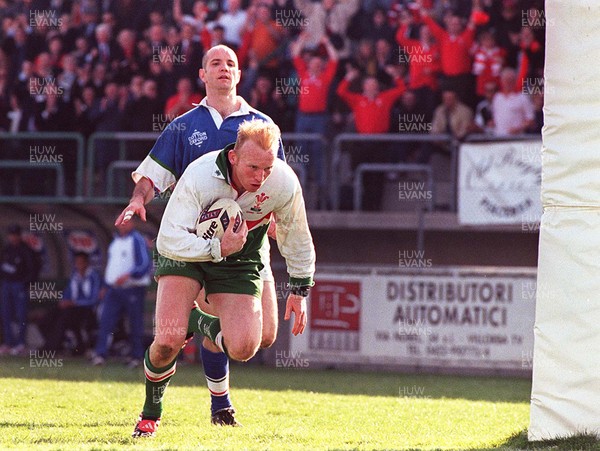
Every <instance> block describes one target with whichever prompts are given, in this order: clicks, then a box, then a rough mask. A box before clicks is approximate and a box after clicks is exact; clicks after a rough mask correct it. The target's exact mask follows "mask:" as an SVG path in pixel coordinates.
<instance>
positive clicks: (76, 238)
mask: <svg viewBox="0 0 600 451" xmlns="http://www.w3.org/2000/svg"><path fill="white" fill-rule="evenodd" d="M67 243H69V248H70V249H71V251H73V252H86V253H88V254H89V253H92V252H94V251H95V250H96V249H97V248H98V241H97V240H96V237H95V236H94V235H92V234H91V233H89V232H86V231H83V230H73V231H72V232H70V233H69V235H68V236H67Z"/></svg>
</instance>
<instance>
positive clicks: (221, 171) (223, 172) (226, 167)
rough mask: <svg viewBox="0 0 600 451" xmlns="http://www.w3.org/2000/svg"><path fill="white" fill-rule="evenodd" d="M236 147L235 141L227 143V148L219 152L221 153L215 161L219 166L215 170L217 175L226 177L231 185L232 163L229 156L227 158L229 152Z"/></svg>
mask: <svg viewBox="0 0 600 451" xmlns="http://www.w3.org/2000/svg"><path fill="white" fill-rule="evenodd" d="M234 147H235V143H231V144H227V145H226V146H225V148H224V149H223V150H222V151H220V152H219V155H217V159H216V161H215V164H216V165H217V168H216V169H215V171H214V172H213V175H214V176H215V177H219V178H222V179H225V181H226V182H227V183H228V184H229V185H231V176H230V174H231V165H230V164H229V158H227V154H228V153H229V151H230V150H231V149H233V148H234Z"/></svg>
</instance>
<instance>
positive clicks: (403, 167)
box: [353, 163, 435, 211]
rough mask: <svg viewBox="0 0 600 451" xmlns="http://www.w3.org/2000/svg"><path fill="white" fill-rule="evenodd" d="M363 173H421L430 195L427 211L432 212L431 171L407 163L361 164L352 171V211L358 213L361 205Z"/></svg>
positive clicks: (426, 167) (433, 191)
mask: <svg viewBox="0 0 600 451" xmlns="http://www.w3.org/2000/svg"><path fill="white" fill-rule="evenodd" d="M365 172H381V173H386V172H394V173H397V174H402V173H409V172H412V173H417V174H418V173H423V174H425V176H426V178H427V191H428V192H429V193H431V196H428V199H427V202H426V204H427V211H433V207H434V205H435V184H434V182H433V169H432V168H431V166H429V165H428V164H407V163H361V164H359V165H358V166H357V167H356V170H355V171H354V182H353V183H354V202H353V209H354V211H358V210H360V208H361V205H362V198H363V174H364V173H365Z"/></svg>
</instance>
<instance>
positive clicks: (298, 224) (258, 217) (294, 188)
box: [156, 144, 315, 286]
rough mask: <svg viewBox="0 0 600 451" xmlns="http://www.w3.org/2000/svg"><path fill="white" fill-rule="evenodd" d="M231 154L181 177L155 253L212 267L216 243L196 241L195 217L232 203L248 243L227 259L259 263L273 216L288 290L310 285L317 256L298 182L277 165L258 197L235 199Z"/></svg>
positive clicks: (212, 155) (210, 158) (207, 158)
mask: <svg viewBox="0 0 600 451" xmlns="http://www.w3.org/2000/svg"><path fill="white" fill-rule="evenodd" d="M232 148H233V144H232V145H229V146H227V147H225V149H223V150H220V151H214V152H209V153H207V154H205V155H203V156H202V157H200V158H198V159H197V160H195V161H193V162H192V163H190V165H189V166H188V167H187V169H186V170H185V171H184V173H183V175H182V176H181V179H180V180H179V181H178V182H177V185H176V186H175V189H174V190H173V194H172V195H171V197H170V199H169V202H168V204H167V207H166V209H165V213H164V215H163V217H162V221H161V224H160V229H159V231H158V238H157V241H156V246H157V249H158V252H159V253H160V254H161V255H163V256H165V257H167V258H170V259H173V260H180V261H189V262H210V261H212V260H213V254H211V249H212V248H213V246H215V245H219V246H220V243H219V242H218V240H216V239H211V240H206V239H203V238H201V237H199V236H197V235H196V224H197V220H198V216H199V215H200V212H201V211H202V210H204V209H205V208H206V207H208V206H210V205H212V204H213V203H214V202H215V201H216V200H217V199H222V198H229V199H234V200H235V201H236V202H237V203H238V204H239V205H240V207H241V209H242V213H243V216H244V219H245V220H246V223H247V225H248V239H247V241H246V244H245V245H244V248H243V249H242V250H241V251H240V252H238V253H236V254H233V255H232V256H229V257H227V258H228V259H245V260H253V261H256V262H257V263H260V257H258V252H259V248H260V246H261V244H262V242H263V240H264V239H267V238H266V233H267V230H268V226H269V222H270V220H271V216H272V215H273V214H274V215H275V219H276V222H277V245H278V247H279V251H280V252H281V255H283V257H284V258H285V261H286V265H287V268H288V273H289V275H290V284H292V285H298V286H305V285H312V277H313V274H314V271H315V251H314V246H313V242H312V237H311V234H310V230H309V228H308V223H307V220H306V210H305V206H304V198H303V196H302V188H301V186H300V182H299V181H298V177H296V174H295V173H294V171H293V170H292V169H291V168H290V167H289V166H288V165H287V164H285V163H284V162H283V161H281V160H279V159H275V162H274V165H273V169H272V171H271V174H270V175H269V177H267V179H266V180H265V182H264V184H263V185H262V187H261V188H260V189H259V190H258V191H256V192H254V193H251V192H244V193H243V194H241V195H238V193H237V191H236V190H235V189H234V188H233V187H232V186H231V181H230V174H229V164H228V160H227V153H228V152H229V150H230V149H232ZM215 240H216V242H215ZM214 264H219V263H214Z"/></svg>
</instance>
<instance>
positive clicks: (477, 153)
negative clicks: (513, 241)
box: [458, 140, 542, 225]
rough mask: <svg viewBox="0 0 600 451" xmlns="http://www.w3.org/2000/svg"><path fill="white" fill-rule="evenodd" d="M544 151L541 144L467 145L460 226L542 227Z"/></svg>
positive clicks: (460, 167)
mask: <svg viewBox="0 0 600 451" xmlns="http://www.w3.org/2000/svg"><path fill="white" fill-rule="evenodd" d="M541 148H542V142H541V140H540V141H506V142H497V143H465V144H463V145H462V146H461V147H460V152H459V163H458V179H459V185H458V219H459V221H460V223H461V224H465V225H484V224H537V223H539V220H540V217H541V214H542V201H541V197H540V186H541V174H542V162H541Z"/></svg>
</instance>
